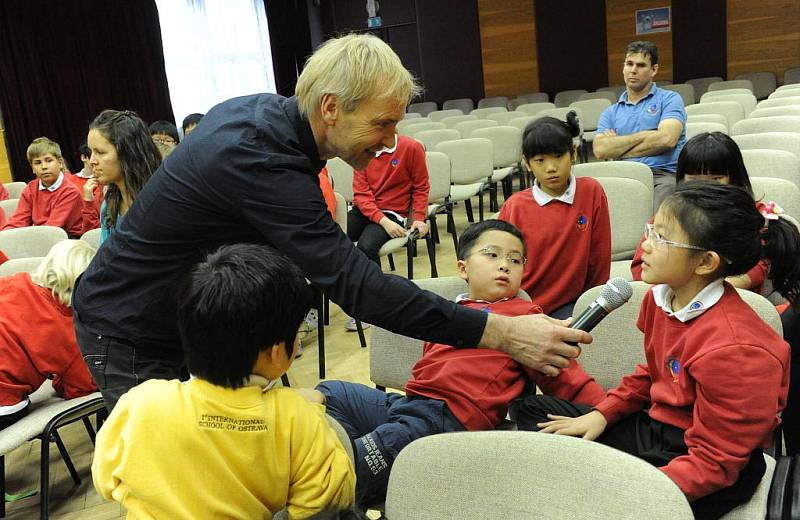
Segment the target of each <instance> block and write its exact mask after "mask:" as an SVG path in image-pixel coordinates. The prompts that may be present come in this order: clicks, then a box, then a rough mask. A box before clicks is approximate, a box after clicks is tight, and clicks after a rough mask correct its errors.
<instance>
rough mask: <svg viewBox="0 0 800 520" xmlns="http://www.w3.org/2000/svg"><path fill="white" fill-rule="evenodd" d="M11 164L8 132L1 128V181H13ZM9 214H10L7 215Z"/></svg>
mask: <svg viewBox="0 0 800 520" xmlns="http://www.w3.org/2000/svg"><path fill="white" fill-rule="evenodd" d="M12 180H14V179H12V178H11V166H10V165H9V163H8V152H7V151H6V132H5V130H3V129H2V128H0V182H11V181H12ZM6 216H8V215H6Z"/></svg>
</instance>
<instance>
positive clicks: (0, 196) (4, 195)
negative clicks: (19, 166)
mask: <svg viewBox="0 0 800 520" xmlns="http://www.w3.org/2000/svg"><path fill="white" fill-rule="evenodd" d="M8 198H9V197H8V190H7V189H6V187H5V186H3V183H2V182H0V200H6V199H8Z"/></svg>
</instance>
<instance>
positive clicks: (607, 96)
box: [578, 90, 619, 104]
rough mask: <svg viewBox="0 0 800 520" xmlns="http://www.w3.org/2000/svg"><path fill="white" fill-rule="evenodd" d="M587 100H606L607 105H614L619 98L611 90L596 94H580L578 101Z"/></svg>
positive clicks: (599, 91)
mask: <svg viewBox="0 0 800 520" xmlns="http://www.w3.org/2000/svg"><path fill="white" fill-rule="evenodd" d="M587 99H607V100H608V101H609V103H611V104H614V103H616V102H617V101H619V96H618V95H617V94H616V93H615V92H613V91H611V90H602V91H601V90H598V91H597V92H587V93H586V94H581V95H580V97H579V98H578V101H586V100H587Z"/></svg>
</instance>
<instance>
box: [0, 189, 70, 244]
mask: <svg viewBox="0 0 800 520" xmlns="http://www.w3.org/2000/svg"><path fill="white" fill-rule="evenodd" d="M82 210H83V197H82V196H81V192H80V190H79V189H78V188H77V186H75V185H74V184H73V183H71V182H70V181H69V180H67V179H64V181H63V182H62V183H61V186H59V187H58V189H57V190H55V191H49V190H40V189H39V180H38V179H34V180H32V181H31V182H29V183H28V185H27V186H25V189H24V190H23V191H22V195H21V196H20V198H19V204H18V205H17V209H16V211H14V214H13V215H11V218H9V219H8V222H6V224H5V226H3V229H12V228H21V227H28V226H55V227H60V228H63V229H64V231H66V232H67V234H68V235H69V236H71V237H76V236H80V235H81V231H82V228H83V222H82V217H81V212H82Z"/></svg>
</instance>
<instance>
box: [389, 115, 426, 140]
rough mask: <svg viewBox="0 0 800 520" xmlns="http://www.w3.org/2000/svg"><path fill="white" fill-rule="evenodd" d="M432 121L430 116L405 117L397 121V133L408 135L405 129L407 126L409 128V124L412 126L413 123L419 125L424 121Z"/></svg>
mask: <svg viewBox="0 0 800 520" xmlns="http://www.w3.org/2000/svg"><path fill="white" fill-rule="evenodd" d="M411 113H413V112H411ZM417 115H419V114H417ZM432 122H433V121H431V118H429V117H412V118H410V119H403V120H402V121H398V123H397V127H396V129H397V133H398V134H400V135H407V134H406V133H405V131H404V130H405V129H406V128H408V127H409V126H411V125H419V124H422V123H432Z"/></svg>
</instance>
